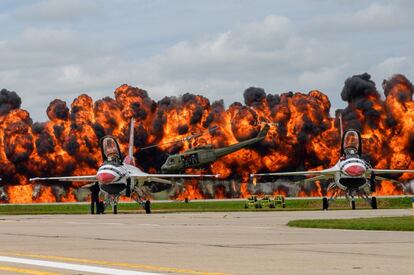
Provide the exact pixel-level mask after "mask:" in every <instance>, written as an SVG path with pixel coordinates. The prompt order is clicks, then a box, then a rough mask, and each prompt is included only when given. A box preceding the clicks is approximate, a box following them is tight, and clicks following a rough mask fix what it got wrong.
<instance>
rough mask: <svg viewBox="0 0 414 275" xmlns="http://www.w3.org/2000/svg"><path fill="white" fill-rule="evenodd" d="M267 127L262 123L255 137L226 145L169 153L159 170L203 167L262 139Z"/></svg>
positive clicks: (179, 170)
mask: <svg viewBox="0 0 414 275" xmlns="http://www.w3.org/2000/svg"><path fill="white" fill-rule="evenodd" d="M269 128H270V126H269V125H268V124H264V126H263V128H262V129H261V130H260V132H259V133H258V134H257V136H256V137H254V138H251V139H248V140H245V141H242V142H239V143H236V144H233V145H230V146H227V147H223V148H217V149H214V148H213V147H212V145H205V146H197V147H194V148H191V149H189V150H187V151H185V152H183V153H180V154H174V155H170V156H169V157H168V158H167V160H166V161H165V163H164V164H163V165H162V166H161V172H162V173H173V172H182V171H184V170H185V169H187V168H196V167H203V166H206V165H209V164H210V163H212V162H215V161H216V160H217V159H218V158H220V157H222V156H225V155H227V154H231V153H233V152H235V151H238V150H240V149H242V148H244V147H246V146H248V145H252V144H254V143H257V142H260V141H262V140H263V139H264V138H265V137H266V134H267V132H268V131H269ZM210 131H212V130H210ZM199 135H200V134H196V135H192V136H189V137H186V138H185V139H186V140H188V139H189V138H194V136H199ZM180 141H181V140H180ZM155 146H158V145H152V146H148V147H145V148H143V149H148V148H152V147H155Z"/></svg>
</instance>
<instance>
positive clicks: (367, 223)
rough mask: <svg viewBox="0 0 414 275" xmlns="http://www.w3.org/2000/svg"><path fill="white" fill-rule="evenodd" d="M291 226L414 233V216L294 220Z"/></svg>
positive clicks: (290, 223) (289, 223)
mask: <svg viewBox="0 0 414 275" xmlns="http://www.w3.org/2000/svg"><path fill="white" fill-rule="evenodd" d="M288 225H289V226H293V227H304V228H327V229H352V230H387V231H414V216H403V217H379V218H356V219H333V220H294V221H290V222H288Z"/></svg>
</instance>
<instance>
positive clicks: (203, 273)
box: [4, 253, 230, 275]
mask: <svg viewBox="0 0 414 275" xmlns="http://www.w3.org/2000/svg"><path fill="white" fill-rule="evenodd" d="M4 254H9V255H13V256H22V257H31V258H37V259H48V260H57V261H64V262H76V263H87V264H97V265H103V266H116V267H127V268H134V269H144V270H152V271H164V272H174V273H180V274H192V275H230V273H223V272H206V271H199V270H192V269H181V268H175V267H162V266H155V265H144V264H132V263H122V262H110V261H103V260H89V259H78V258H71V257H61V256H49V255H38V254H30V253H4Z"/></svg>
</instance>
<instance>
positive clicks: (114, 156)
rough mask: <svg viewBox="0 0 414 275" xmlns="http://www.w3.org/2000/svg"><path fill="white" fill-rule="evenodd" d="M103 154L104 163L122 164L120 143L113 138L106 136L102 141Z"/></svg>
mask: <svg viewBox="0 0 414 275" xmlns="http://www.w3.org/2000/svg"><path fill="white" fill-rule="evenodd" d="M101 152H102V158H103V160H104V161H110V162H115V163H121V160H122V154H121V150H120V149H119V145H118V142H117V141H116V139H115V138H114V137H112V136H105V137H103V138H102V139H101Z"/></svg>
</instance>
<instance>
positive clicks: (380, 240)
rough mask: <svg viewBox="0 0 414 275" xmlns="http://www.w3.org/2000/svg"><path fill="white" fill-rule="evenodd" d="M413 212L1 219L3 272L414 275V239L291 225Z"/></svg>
mask: <svg viewBox="0 0 414 275" xmlns="http://www.w3.org/2000/svg"><path fill="white" fill-rule="evenodd" d="M413 214H414V210H412V209H405V210H381V209H379V210H355V211H352V210H343V211H297V212H292V211H286V212H279V211H275V212H230V213H224V212H221V213H173V214H152V215H145V214H137V215H133V214H119V215H112V214H106V215H39V216H0V274H18V273H19V274H42V275H48V274H94V273H93V272H94V269H93V268H98V267H101V268H106V269H107V270H109V271H107V272H108V273H106V274H126V273H125V271H126V270H129V271H136V273H130V274H144V273H139V272H151V273H159V274H167V273H168V274H390V273H400V274H414V266H413V262H414V232H387V231H352V230H328V229H300V228H291V227H287V226H286V223H287V222H288V221H289V220H293V219H314V218H353V217H377V216H402V215H413ZM10 258H12V259H17V263H16V262H11V260H10ZM19 259H21V262H23V261H26V263H20V262H19ZM28 260H36V261H38V262H37V265H32V264H28V263H27V261H28ZM13 261H16V260H13ZM51 262H52V263H58V264H61V265H63V264H74V265H80V266H81V267H82V266H87V267H88V268H89V271H81V270H80V269H82V268H80V269H79V270H72V269H66V268H71V267H72V268H73V266H66V267H63V268H62V267H61V266H58V267H56V266H53V265H52V267H51V266H50V263H51ZM46 263H48V264H49V265H46ZM106 269H102V270H100V272H97V273H100V274H105V273H103V272H106V271H105V270H106ZM85 270H88V269H86V268H85ZM96 270H97V269H96ZM114 270H115V271H114ZM23 271H26V273H24V272H23ZM118 271H119V273H117V272H118ZM36 272H43V273H36ZM111 272H112V273H111Z"/></svg>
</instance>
